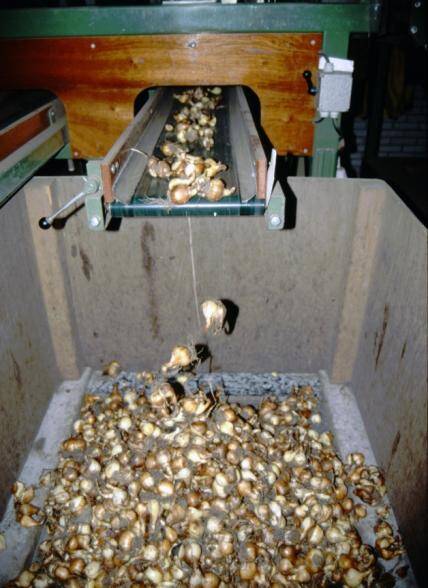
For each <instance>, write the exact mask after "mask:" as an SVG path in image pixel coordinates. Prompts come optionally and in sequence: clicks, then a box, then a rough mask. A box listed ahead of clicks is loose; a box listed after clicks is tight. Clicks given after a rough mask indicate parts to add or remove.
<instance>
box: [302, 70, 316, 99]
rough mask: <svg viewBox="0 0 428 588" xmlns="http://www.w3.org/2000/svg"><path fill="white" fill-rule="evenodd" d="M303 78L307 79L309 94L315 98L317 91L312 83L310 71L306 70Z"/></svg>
mask: <svg viewBox="0 0 428 588" xmlns="http://www.w3.org/2000/svg"><path fill="white" fill-rule="evenodd" d="M303 77H304V78H305V81H306V84H307V86H308V94H310V95H311V96H315V94H316V93H317V89H316V87H315V86H314V85H313V83H312V73H311V72H310V71H309V70H308V69H305V71H304V72H303Z"/></svg>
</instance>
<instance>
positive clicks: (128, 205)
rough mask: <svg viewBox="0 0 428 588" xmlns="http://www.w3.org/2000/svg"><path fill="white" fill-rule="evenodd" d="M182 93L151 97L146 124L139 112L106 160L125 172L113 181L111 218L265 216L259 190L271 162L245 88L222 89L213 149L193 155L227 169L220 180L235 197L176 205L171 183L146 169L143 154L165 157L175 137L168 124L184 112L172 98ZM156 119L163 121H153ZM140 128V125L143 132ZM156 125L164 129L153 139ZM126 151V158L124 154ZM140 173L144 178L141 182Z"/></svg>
mask: <svg viewBox="0 0 428 588" xmlns="http://www.w3.org/2000/svg"><path fill="white" fill-rule="evenodd" d="M178 91H180V89H179V88H174V89H167V90H160V91H158V92H161V94H159V97H157V96H153V97H152V104H153V106H150V105H147V109H151V111H152V112H153V113H152V114H151V115H150V117H146V118H147V120H144V112H142V113H141V114H139V115H138V116H137V118H136V119H135V121H134V123H133V124H132V125H131V127H129V128H128V130H127V131H126V132H127V133H128V136H127V137H126V138H124V140H122V141H120V139H119V141H118V142H117V144H115V146H113V148H112V150H111V152H109V154H108V156H107V157H106V160H105V164H104V168H105V170H107V173H108V170H110V168H111V165H112V162H113V161H114V160H115V161H119V162H120V169H119V170H118V171H117V173H116V175H115V178H113V177H111V178H110V179H111V182H112V188H111V192H112V194H113V198H112V200H113V201H112V202H111V204H110V213H111V216H112V217H116V218H117V217H138V216H195V215H201V216H217V215H219V216H225V215H262V214H264V211H265V201H264V193H262V194H261V193H260V189H259V188H260V186H261V185H265V181H266V180H265V177H266V158H265V156H264V153H263V151H262V148H261V144H260V141H259V138H258V136H257V133H256V131H255V127H254V124H253V122H252V119H251V115H250V114H249V109H248V105H247V103H246V100H245V97H244V93H243V91H242V89H240V88H225V89H224V90H223V101H222V103H221V105H220V106H219V107H218V109H217V110H216V117H217V126H216V134H215V145H214V147H213V149H212V150H210V151H206V150H204V149H203V148H202V147H197V148H195V149H193V150H192V151H191V153H192V154H193V155H201V156H203V157H204V158H208V157H211V158H213V159H215V160H218V161H221V162H223V163H225V164H226V165H227V166H228V168H227V170H226V171H224V172H222V173H221V174H219V176H218V177H219V178H221V179H223V180H224V181H225V184H226V186H227V187H232V186H235V187H236V191H235V193H234V194H233V195H232V196H229V197H226V198H223V199H222V200H220V201H218V202H210V201H208V200H206V199H204V198H202V197H199V196H195V197H193V198H192V199H191V200H190V201H189V202H188V203H187V204H184V205H172V204H171V203H170V202H169V201H168V198H167V195H166V193H167V190H168V180H166V179H158V178H153V177H151V176H150V174H149V173H148V171H147V169H146V164H147V157H146V156H145V154H144V153H147V154H149V155H151V154H154V155H155V156H157V157H159V158H162V157H163V156H162V153H161V151H160V147H161V145H162V144H163V143H164V142H165V141H166V140H171V136H170V134H169V133H167V132H166V131H165V124H166V123H167V122H171V123H172V122H174V119H173V114H174V112H176V111H177V110H178V109H179V106H180V104H179V103H178V101H177V100H174V98H173V94H174V93H176V92H178ZM155 120H157V121H158V123H154V121H155ZM138 125H140V127H141V132H140V133H139V132H138ZM154 126H156V128H157V129H158V130H160V134H159V136H158V137H157V139H156V138H155V139H154V140H153V136H154V134H155V133H156V132H157V131H156V130H155V129H154V128H153V127H154ZM159 127H160V129H159ZM153 144H154V146H152V145H153ZM147 146H149V147H147ZM125 152H127V156H124V154H125ZM131 160H132V162H131ZM105 173H106V172H105ZM137 174H140V175H139V177H138V178H136V176H137ZM130 178H131V185H132V188H131V189H130V188H129V182H130ZM130 192H132V193H130ZM262 192H264V190H262ZM105 193H106V191H105ZM107 194H109V190H107ZM107 200H108V199H107Z"/></svg>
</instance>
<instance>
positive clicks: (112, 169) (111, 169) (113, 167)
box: [110, 163, 116, 174]
mask: <svg viewBox="0 0 428 588" xmlns="http://www.w3.org/2000/svg"><path fill="white" fill-rule="evenodd" d="M110 171H111V173H112V174H115V173H116V166H115V164H114V163H112V164H111V166H110Z"/></svg>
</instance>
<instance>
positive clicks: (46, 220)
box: [39, 178, 100, 231]
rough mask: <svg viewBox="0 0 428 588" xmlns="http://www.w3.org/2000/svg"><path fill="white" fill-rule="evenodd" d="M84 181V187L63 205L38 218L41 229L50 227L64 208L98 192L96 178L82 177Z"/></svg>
mask: <svg viewBox="0 0 428 588" xmlns="http://www.w3.org/2000/svg"><path fill="white" fill-rule="evenodd" d="M84 181H85V189H84V190H82V191H81V192H79V193H78V194H75V195H74V196H73V197H72V198H71V199H70V200H69V201H68V202H66V203H65V204H64V205H63V206H61V208H59V209H58V210H56V211H55V212H54V213H53V214H51V215H50V216H43V217H42V218H41V219H39V227H40V228H41V229H43V230H45V231H46V230H47V229H50V228H51V226H52V223H53V221H54V220H55V219H56V218H57V217H58V216H59V215H60V214H62V213H63V212H64V211H65V210H67V209H68V208H70V206H73V204H76V202H78V201H79V200H81V199H82V198H85V197H86V196H89V195H90V194H96V193H97V192H98V190H99V187H100V185H99V183H98V181H97V180H95V179H86V178H84Z"/></svg>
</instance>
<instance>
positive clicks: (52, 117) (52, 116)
mask: <svg viewBox="0 0 428 588" xmlns="http://www.w3.org/2000/svg"><path fill="white" fill-rule="evenodd" d="M48 118H49V122H50V123H51V125H53V124H54V122H55V121H56V113H55V110H54V109H53V108H51V109H50V110H49V112H48Z"/></svg>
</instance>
